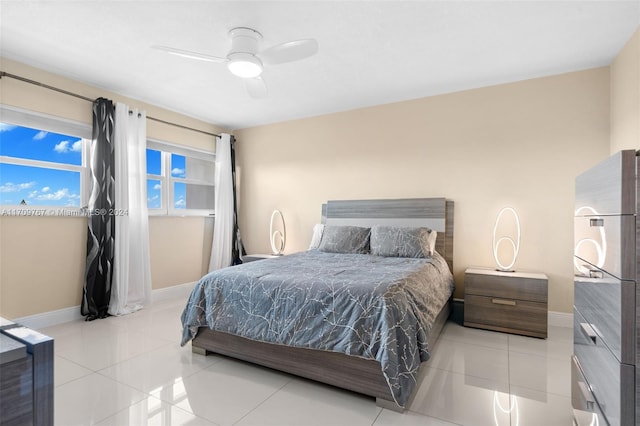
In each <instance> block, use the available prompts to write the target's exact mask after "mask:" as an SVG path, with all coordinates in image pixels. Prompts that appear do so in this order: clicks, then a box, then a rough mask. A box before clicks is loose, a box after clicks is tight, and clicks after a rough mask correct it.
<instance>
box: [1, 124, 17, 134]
mask: <svg viewBox="0 0 640 426" xmlns="http://www.w3.org/2000/svg"><path fill="white" fill-rule="evenodd" d="M15 128H16V126H14V125H13V124H6V123H0V133H2V132H10V131H12V130H13V129H15Z"/></svg>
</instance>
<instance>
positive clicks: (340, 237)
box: [318, 225, 371, 254]
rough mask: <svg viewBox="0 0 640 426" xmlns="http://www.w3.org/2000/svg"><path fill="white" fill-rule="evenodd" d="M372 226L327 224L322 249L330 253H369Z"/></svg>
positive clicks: (320, 248)
mask: <svg viewBox="0 0 640 426" xmlns="http://www.w3.org/2000/svg"><path fill="white" fill-rule="evenodd" d="M370 234H371V229H370V228H362V227H360V226H337V225H325V226H324V231H323V233H322V240H320V246H319V247H318V249H319V250H320V251H326V252H329V253H361V254H362V253H369V235H370Z"/></svg>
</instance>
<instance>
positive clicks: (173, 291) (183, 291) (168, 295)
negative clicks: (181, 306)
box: [151, 281, 197, 303]
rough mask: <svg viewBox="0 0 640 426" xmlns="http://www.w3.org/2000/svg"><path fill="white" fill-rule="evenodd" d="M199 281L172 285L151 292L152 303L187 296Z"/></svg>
mask: <svg viewBox="0 0 640 426" xmlns="http://www.w3.org/2000/svg"><path fill="white" fill-rule="evenodd" d="M196 282H197V281H193V282H190V283H184V284H178V285H172V286H171V287H165V288H159V289H157V290H153V291H152V292H151V303H154V302H158V301H160V300H166V299H173V298H178V297H185V300H186V298H187V297H188V296H189V294H191V290H193V286H194V285H196Z"/></svg>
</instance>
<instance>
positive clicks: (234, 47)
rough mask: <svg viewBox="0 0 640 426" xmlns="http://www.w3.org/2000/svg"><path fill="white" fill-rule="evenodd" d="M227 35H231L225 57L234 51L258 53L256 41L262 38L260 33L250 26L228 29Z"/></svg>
mask: <svg viewBox="0 0 640 426" xmlns="http://www.w3.org/2000/svg"><path fill="white" fill-rule="evenodd" d="M229 37H231V50H230V51H229V55H227V57H229V56H230V55H233V54H234V53H249V54H251V55H255V54H257V53H258V42H260V40H262V34H260V33H259V32H257V31H255V30H252V29H251V28H244V27H239V28H234V29H232V30H231V31H229Z"/></svg>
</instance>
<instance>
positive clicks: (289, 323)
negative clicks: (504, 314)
mask: <svg viewBox="0 0 640 426" xmlns="http://www.w3.org/2000/svg"><path fill="white" fill-rule="evenodd" d="M452 291H453V278H452V276H451V273H450V272H449V268H448V267H447V264H446V262H445V260H444V259H443V258H442V257H441V256H440V255H439V254H438V253H435V254H434V256H433V257H431V258H427V259H412V258H397V257H379V256H372V255H367V254H336V253H326V252H322V251H318V250H310V251H307V252H301V253H296V254H291V255H288V256H283V257H279V258H275V259H269V260H262V261H258V262H250V263H246V264H243V265H238V266H233V267H229V268H224V269H220V270H218V271H215V272H212V273H210V274H208V275H205V276H204V277H203V278H202V279H201V280H200V281H199V282H198V284H197V285H196V286H195V288H194V289H193V292H192V293H191V296H190V298H189V301H188V303H187V306H186V308H185V310H184V312H183V313H182V325H183V334H182V343H181V344H182V345H185V344H186V343H187V342H188V341H189V340H191V339H192V338H193V337H194V336H195V335H196V333H197V330H198V327H201V326H206V327H209V328H211V329H214V330H218V331H222V332H226V333H232V334H236V335H240V336H243V337H246V338H249V339H253V340H258V341H262V342H270V343H277V344H283V345H289V346H295V347H301V348H311V349H320V350H326V351H334V352H342V353H345V354H348V355H356V356H361V357H364V358H369V359H375V360H377V361H379V362H380V364H381V366H382V372H383V374H384V376H385V377H386V379H387V382H388V383H389V388H390V390H391V393H392V394H393V396H394V398H395V401H396V403H398V404H399V405H400V406H404V404H405V403H406V402H407V399H408V398H409V396H410V395H411V392H412V390H413V388H414V387H415V383H416V378H417V373H418V369H419V366H420V363H421V362H422V361H426V360H427V359H428V358H429V348H428V347H427V346H428V345H427V341H428V335H429V331H430V329H431V325H432V324H433V322H434V320H435V318H436V316H437V314H438V312H439V311H440V309H441V308H442V306H443V305H444V304H445V303H446V302H447V300H448V299H449V297H450V295H451V293H452Z"/></svg>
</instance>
